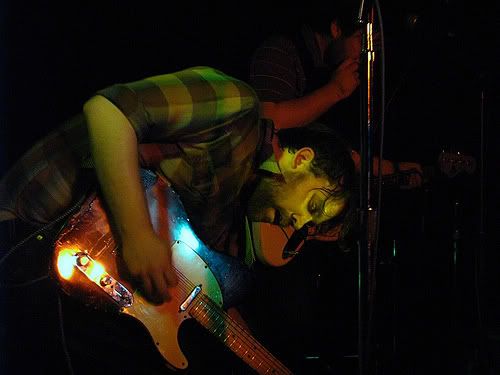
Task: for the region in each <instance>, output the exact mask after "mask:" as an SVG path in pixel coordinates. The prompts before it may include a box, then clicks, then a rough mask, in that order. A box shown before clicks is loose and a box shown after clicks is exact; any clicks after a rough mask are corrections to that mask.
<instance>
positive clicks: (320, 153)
mask: <svg viewBox="0 0 500 375" xmlns="http://www.w3.org/2000/svg"><path fill="white" fill-rule="evenodd" d="M277 136H278V139H279V144H280V146H281V147H283V148H284V147H288V148H289V149H291V150H292V151H294V150H299V149H301V148H302V147H311V148H312V149H313V150H314V153H315V156H314V160H313V161H312V164H311V170H312V172H313V173H314V175H315V176H318V177H326V178H327V179H328V180H329V181H330V182H331V183H332V184H335V185H338V186H339V188H340V189H339V191H338V192H339V193H343V192H345V191H349V190H350V189H351V185H352V182H353V177H354V162H353V160H352V154H351V147H350V145H349V144H348V142H347V141H346V140H345V139H344V138H343V137H342V136H341V135H340V134H339V133H338V132H337V131H335V130H334V129H332V128H331V127H329V126H327V125H325V124H323V123H319V122H314V123H311V124H309V125H307V126H302V127H296V128H289V129H281V130H279V131H278V133H277Z"/></svg>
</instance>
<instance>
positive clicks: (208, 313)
mask: <svg viewBox="0 0 500 375" xmlns="http://www.w3.org/2000/svg"><path fill="white" fill-rule="evenodd" d="M189 313H190V315H191V316H192V317H193V318H194V319H196V321H198V322H199V323H200V324H201V325H202V326H203V327H205V328H206V329H207V330H208V331H209V332H211V333H212V334H213V335H214V336H215V337H216V338H217V339H219V340H220V341H221V342H222V343H224V344H225V345H226V346H227V347H228V348H229V349H230V350H231V351H232V352H234V353H235V354H236V355H237V356H238V357H240V358H241V359H242V360H243V361H244V362H245V363H247V364H248V365H249V366H250V367H252V368H253V369H254V370H255V371H257V372H258V373H259V374H292V372H291V371H290V370H289V369H288V368H287V367H286V366H285V365H284V364H282V363H281V362H280V361H279V360H278V359H277V358H276V357H274V356H273V355H272V354H271V353H270V352H269V351H268V350H267V349H266V348H265V347H264V346H262V344H261V343H259V342H258V341H257V340H256V339H255V338H254V337H253V336H252V335H251V334H250V333H249V332H248V331H247V330H246V329H245V328H244V327H243V326H242V325H241V324H239V323H238V322H237V321H236V320H234V319H232V318H231V317H230V316H229V315H228V314H227V313H225V312H224V311H223V310H222V309H221V308H220V307H219V306H217V305H216V304H215V303H214V302H213V301H212V300H210V298H208V297H207V296H205V295H203V294H202V295H200V298H197V299H196V300H195V301H194V302H193V306H192V307H191V308H190V309H189Z"/></svg>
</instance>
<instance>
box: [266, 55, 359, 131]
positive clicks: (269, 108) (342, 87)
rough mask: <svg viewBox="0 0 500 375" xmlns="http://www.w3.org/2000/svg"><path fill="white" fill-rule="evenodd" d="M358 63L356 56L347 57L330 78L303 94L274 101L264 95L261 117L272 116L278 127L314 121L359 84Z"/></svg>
mask: <svg viewBox="0 0 500 375" xmlns="http://www.w3.org/2000/svg"><path fill="white" fill-rule="evenodd" d="M358 66H359V63H358V62H357V61H355V60H352V59H347V60H345V61H344V62H343V63H342V64H341V65H340V66H339V67H338V68H337V70H336V71H335V72H334V74H333V76H332V79H331V80H330V81H328V82H327V83H326V84H325V85H324V86H321V87H320V88H318V89H316V90H314V91H312V92H311V93H309V94H308V95H305V96H303V97H300V98H294V99H290V100H283V101H276V100H275V101H273V102H271V101H266V100H265V99H264V100H263V102H262V106H261V111H262V117H264V118H269V119H272V120H273V122H274V125H275V127H276V129H284V128H293V127H297V126H303V125H306V124H308V123H310V122H313V121H314V120H316V119H318V118H319V117H320V116H321V115H323V114H324V113H325V112H326V111H328V109H330V107H332V106H334V105H335V104H336V103H338V102H339V101H341V100H342V99H345V98H347V97H348V96H349V95H351V94H352V92H353V91H354V90H355V89H356V87H358V85H359V74H358Z"/></svg>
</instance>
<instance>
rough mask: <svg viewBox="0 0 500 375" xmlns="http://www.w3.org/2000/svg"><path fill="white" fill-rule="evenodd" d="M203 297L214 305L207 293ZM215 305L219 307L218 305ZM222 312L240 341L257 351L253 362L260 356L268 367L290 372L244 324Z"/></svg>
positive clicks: (209, 303)
mask: <svg viewBox="0 0 500 375" xmlns="http://www.w3.org/2000/svg"><path fill="white" fill-rule="evenodd" d="M203 297H205V300H204V302H205V304H206V305H214V302H213V301H212V300H211V299H210V298H209V297H208V296H207V295H203ZM209 307H210V306H209ZM215 307H216V308H217V306H215ZM211 311H213V310H211ZM222 314H223V315H224V316H225V317H226V319H227V321H228V323H229V324H228V325H229V327H228V328H230V329H232V331H234V332H236V333H237V334H238V335H239V336H240V337H241V340H240V341H241V342H242V344H243V345H245V346H246V347H248V348H249V349H250V350H251V351H252V352H253V353H255V355H254V358H252V363H256V362H255V358H258V359H260V360H261V363H265V364H267V365H268V367H270V368H281V369H282V370H283V371H284V372H285V373H287V372H288V373H289V370H288V369H287V368H286V367H285V366H284V365H283V364H282V363H281V362H280V361H279V360H278V359H277V358H276V357H274V356H273V355H272V354H271V353H270V352H269V351H268V350H267V349H266V348H265V347H264V346H263V345H262V344H261V343H260V342H258V341H257V340H256V339H255V338H254V337H253V336H252V335H251V334H250V333H249V332H248V331H247V330H246V329H245V328H244V327H243V326H241V325H240V324H239V323H238V322H237V321H235V320H234V319H232V318H231V317H230V316H229V315H228V314H227V313H225V312H224V311H222ZM208 318H209V317H208ZM235 350H236V349H235Z"/></svg>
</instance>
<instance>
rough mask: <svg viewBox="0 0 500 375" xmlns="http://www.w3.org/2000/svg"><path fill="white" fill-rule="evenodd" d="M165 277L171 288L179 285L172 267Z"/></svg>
mask: <svg viewBox="0 0 500 375" xmlns="http://www.w3.org/2000/svg"><path fill="white" fill-rule="evenodd" d="M163 275H164V278H165V281H166V283H167V285H168V286H169V287H172V286H176V285H177V283H178V281H179V280H178V278H177V274H176V273H175V272H174V270H173V269H172V267H170V268H169V270H167V272H165V273H164V274H163Z"/></svg>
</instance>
